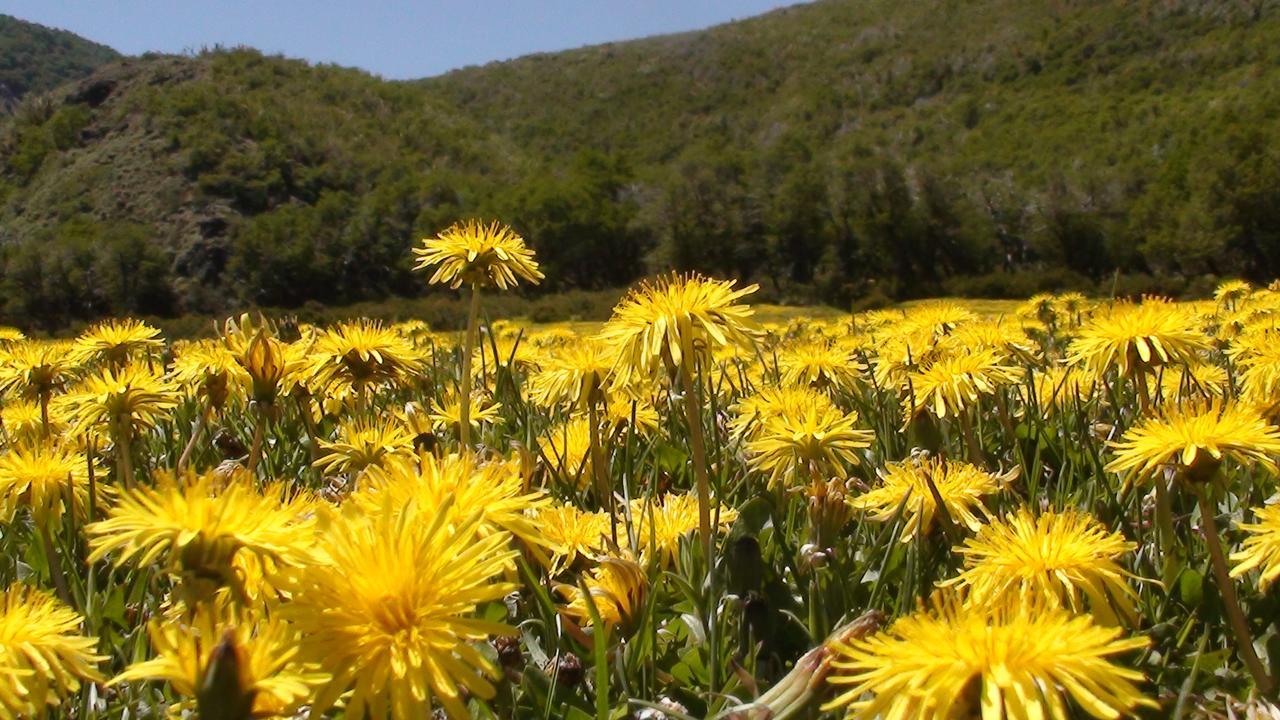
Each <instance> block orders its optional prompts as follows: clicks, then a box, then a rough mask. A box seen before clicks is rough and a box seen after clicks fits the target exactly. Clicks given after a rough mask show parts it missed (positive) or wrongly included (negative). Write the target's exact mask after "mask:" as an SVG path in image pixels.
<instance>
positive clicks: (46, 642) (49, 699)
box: [0, 583, 107, 717]
mask: <svg viewBox="0 0 1280 720" xmlns="http://www.w3.org/2000/svg"><path fill="white" fill-rule="evenodd" d="M80 626H81V618H80V615H79V614H77V613H76V612H75V611H74V610H72V609H71V608H69V607H67V606H66V605H63V604H62V603H61V602H59V601H58V600H57V599H56V598H54V597H53V596H52V595H49V594H48V593H46V592H43V591H41V590H37V589H35V588H32V587H28V586H26V585H23V584H21V583H14V584H13V585H10V586H9V589H8V590H5V592H4V595H3V596H2V597H0V714H2V715H4V716H5V717H44V716H45V714H46V711H47V710H48V709H50V708H57V707H58V706H59V705H61V704H62V701H63V700H64V699H66V698H67V697H69V696H71V695H74V694H75V693H76V692H77V691H79V689H80V682H81V681H82V680H91V681H100V680H102V679H103V678H102V676H101V675H100V674H99V673H98V670H97V667H96V666H97V665H98V663H100V662H102V661H104V660H106V659H107V658H105V657H102V656H100V655H98V654H96V653H95V652H94V648H95V647H96V646H97V644H98V643H97V641H96V640H94V639H93V638H92V637H84V636H82V635H81V634H80Z"/></svg>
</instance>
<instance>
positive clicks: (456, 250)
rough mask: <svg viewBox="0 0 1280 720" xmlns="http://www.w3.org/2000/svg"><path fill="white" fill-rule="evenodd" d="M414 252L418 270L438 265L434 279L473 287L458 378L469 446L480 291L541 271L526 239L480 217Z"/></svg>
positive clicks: (462, 429) (462, 434)
mask: <svg viewBox="0 0 1280 720" xmlns="http://www.w3.org/2000/svg"><path fill="white" fill-rule="evenodd" d="M413 252H414V254H415V255H417V256H418V264H417V265H416V266H415V267H414V269H415V270H426V269H427V268H430V267H434V268H435V272H434V273H433V274H432V275H431V278H430V280H429V281H428V282H430V283H431V284H433V285H435V284H447V285H448V286H449V287H451V288H453V289H455V290H456V289H458V288H460V287H462V286H463V285H464V284H465V285H468V286H470V288H471V303H470V307H469V309H468V310H467V335H466V340H465V342H464V344H463V346H462V375H461V378H460V379H459V382H460V392H459V399H460V401H461V408H462V417H461V422H460V423H459V425H458V435H459V440H460V442H461V443H462V445H463V446H464V447H465V446H467V445H469V444H470V442H471V353H472V351H473V350H474V348H475V345H476V334H477V332H478V330H479V328H478V323H479V319H480V290H481V288H485V287H497V288H498V289H499V290H506V289H508V288H511V287H515V285H516V284H517V281H518V280H519V279H524V280H526V281H527V282H529V283H530V284H533V285H537V284H538V281H539V280H541V279H542V278H543V274H542V272H541V271H540V270H538V263H537V261H535V260H534V259H533V251H532V250H530V249H529V248H528V247H526V246H525V244H524V239H523V238H521V237H520V236H519V235H517V234H516V233H515V231H514V230H512V229H511V228H509V227H507V226H506V225H502V224H501V223H498V222H496V221H495V222H491V223H489V224H488V225H484V224H482V223H480V222H479V221H476V220H468V221H466V222H461V223H456V224H454V225H452V226H450V227H449V228H448V229H446V230H444V231H443V232H441V233H440V234H439V235H437V236H436V237H434V238H427V239H424V240H423V244H422V247H420V248H414V251H413Z"/></svg>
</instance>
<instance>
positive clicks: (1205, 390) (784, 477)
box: [0, 223, 1280, 720]
mask: <svg viewBox="0 0 1280 720" xmlns="http://www.w3.org/2000/svg"><path fill="white" fill-rule="evenodd" d="M416 252H417V254H418V258H419V264H418V267H419V269H420V270H421V271H423V272H424V273H425V274H426V277H425V280H426V281H428V282H431V283H434V284H439V285H446V286H449V287H453V288H457V289H459V290H461V291H462V292H464V293H465V294H466V297H468V298H469V301H468V302H469V314H468V323H467V327H466V329H465V330H464V331H461V332H454V331H450V332H444V331H437V330H433V329H432V328H431V327H430V326H428V325H427V324H426V323H424V322H421V321H410V322H402V323H397V324H384V323H381V322H377V321H372V320H352V321H349V322H343V323H337V324H333V325H329V326H324V327H317V326H311V325H307V324H299V323H297V322H292V321H289V320H287V319H275V320H273V319H271V318H264V317H258V316H251V315H242V316H239V317H235V318H229V319H227V320H226V321H225V322H224V323H222V324H221V325H220V328H219V330H220V332H219V334H218V336H217V337H214V338H207V339H200V340H175V341H167V340H166V339H165V338H163V337H162V336H161V333H160V332H159V331H158V330H156V329H155V328H153V327H150V326H148V325H147V324H145V323H143V322H140V321H137V320H131V319H127V318H121V319H113V320H108V321H103V322H101V323H99V324H97V325H94V326H92V327H90V328H88V329H87V330H85V331H84V332H83V333H81V334H80V335H79V336H78V337H76V338H74V339H70V340H40V339H30V338H27V337H25V336H24V335H23V334H22V333H21V332H19V331H17V330H13V329H4V330H3V331H0V397H2V398H3V404H2V405H0V421H2V428H0V430H2V433H0V441H2V448H3V449H2V450H0V588H7V589H5V590H3V597H2V599H0V716H4V717H40V716H46V715H47V716H56V717H76V718H139V717H159V716H162V715H166V714H171V715H186V716H192V715H194V716H198V717H200V718H206V719H211V720H213V719H216V720H243V719H246V718H267V717H341V718H354V719H359V718H385V717H405V718H409V717H444V716H447V717H451V718H465V717H478V718H488V717H497V718H508V717H516V718H581V719H584V720H585V719H590V718H595V719H597V720H610V719H613V720H621V719H623V718H636V719H644V720H661V719H663V718H669V719H673V720H674V719H680V720H687V719H688V718H725V719H726V720H727V719H729V718H735V719H741V720H782V719H785V718H813V717H841V716H845V715H848V716H851V717H866V718H873V717H884V718H965V717H981V718H984V720H989V719H994V718H1018V719H1021V718H1027V719H1031V718H1046V717H1051V718H1078V717H1095V718H1113V717H1129V716H1138V717H1152V718H1156V717H1185V718H1193V717H1194V718H1219V717H1221V718H1226V717H1250V718H1254V717H1257V718H1263V717H1280V710H1277V708H1276V706H1274V705H1272V704H1271V703H1272V701H1274V699H1275V697H1276V677H1277V672H1278V671H1280V635H1278V634H1277V625H1276V623H1275V620H1276V618H1278V617H1280V605H1278V604H1277V598H1276V595H1275V594H1274V592H1272V591H1271V583H1272V581H1273V580H1274V579H1275V578H1276V577H1280V510H1278V509H1276V508H1275V507H1274V505H1273V504H1272V503H1273V502H1274V496H1275V492H1276V478H1277V466H1276V457H1277V456H1280V428H1278V427H1277V425H1276V422H1277V419H1278V418H1280V342H1277V340H1280V286H1272V287H1254V286H1250V285H1249V284H1246V283H1244V282H1239V281H1233V282H1227V283H1224V284H1223V285H1221V286H1220V287H1219V288H1218V290H1217V292H1216V293H1215V294H1214V296H1213V297H1212V298H1206V299H1204V300H1201V301H1194V302H1173V301H1170V300H1166V299H1162V298H1158V297H1145V298H1140V299H1098V298H1087V297H1085V296H1083V295H1079V294H1061V295H1038V296H1035V297H1031V298H1027V299H1026V300H1025V301H1019V302H1001V303H981V302H977V303H975V302H968V301H960V300H945V299H944V300H932V301H924V302H917V303H912V304H910V305H907V306H902V307H896V308H892V309H885V310H876V311H871V312H865V313H858V314H848V313H839V312H835V311H817V310H815V311H812V312H802V311H797V310H794V309H786V308H768V307H761V308H753V306H752V304H751V300H752V293H753V288H752V287H751V286H744V285H741V284H738V283H735V282H733V281H725V280H717V279H713V278H708V277H703V276H699V275H667V276H663V277H659V278H656V279H653V280H649V281H645V282H642V283H640V284H637V285H636V286H635V287H633V288H632V289H631V291H630V292H629V293H628V294H627V295H626V296H625V297H623V298H622V300H621V301H620V302H619V303H618V305H617V307H616V308H615V310H614V313H613V317H612V318H611V319H609V320H608V321H607V322H605V323H603V324H599V323H573V324H568V323H566V324H528V323H520V322H510V321H495V322H487V321H485V319H484V318H485V313H484V303H485V298H486V297H492V296H495V295H497V294H501V293H504V292H507V291H510V290H511V289H512V288H515V287H517V286H520V285H525V284H531V283H537V282H539V281H541V280H542V279H543V277H542V272H541V271H540V269H539V266H538V264H537V261H536V259H535V258H534V257H533V254H532V252H530V251H529V250H528V248H527V247H525V245H524V243H523V242H522V241H521V239H520V238H519V237H518V236H516V235H515V234H514V233H513V232H511V231H510V230H509V229H507V228H505V227H502V226H499V225H496V224H494V225H481V224H477V223H468V224H461V225H457V226H454V227H452V228H449V229H448V230H445V231H444V232H442V233H441V234H440V235H439V236H437V237H435V238H431V239H428V240H425V241H424V242H423V244H422V245H421V247H420V248H419V249H418V250H417V251H416Z"/></svg>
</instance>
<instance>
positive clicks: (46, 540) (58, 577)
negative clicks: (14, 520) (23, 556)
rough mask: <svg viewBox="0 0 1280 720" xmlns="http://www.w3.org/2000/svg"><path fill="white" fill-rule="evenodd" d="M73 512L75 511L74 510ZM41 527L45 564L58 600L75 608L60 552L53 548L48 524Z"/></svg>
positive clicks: (44, 523)
mask: <svg viewBox="0 0 1280 720" xmlns="http://www.w3.org/2000/svg"><path fill="white" fill-rule="evenodd" d="M72 512H75V509H74V508H72ZM38 524H39V525H40V544H41V545H43V546H44V556H45V562H47V563H49V574H50V575H52V576H53V586H54V588H56V589H57V591H58V599H59V600H61V601H62V602H64V603H66V604H67V607H75V606H74V605H73V604H72V603H71V591H70V590H69V589H68V588H67V576H66V575H65V574H63V572H62V558H61V557H60V556H59V555H58V550H57V548H55V547H54V546H53V537H52V536H50V535H49V525H48V522H47V521H46V522H42V523H38Z"/></svg>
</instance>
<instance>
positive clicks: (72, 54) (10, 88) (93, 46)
mask: <svg viewBox="0 0 1280 720" xmlns="http://www.w3.org/2000/svg"><path fill="white" fill-rule="evenodd" d="M117 57H119V54H118V53H117V52H116V51H115V50H112V49H111V48H109V47H107V46H105V45H99V44H98V43H95V42H90V41H89V40H85V39H84V38H82V37H80V36H79V35H75V34H73V33H69V32H66V31H65V30H56V29H54V28H47V27H44V26H43V25H36V24H35V23H29V22H23V21H22V20H19V19H17V18H15V17H11V16H9V15H0V87H2V88H3V100H5V101H8V100H11V99H15V100H16V99H17V98H20V97H22V96H23V95H26V94H27V93H31V92H44V91H46V90H52V89H53V88H55V87H57V86H58V85H61V84H62V83H64V82H67V81H68V80H78V79H80V78H82V77H84V76H86V75H88V74H89V73H91V72H93V70H94V69H95V68H97V67H98V66H99V65H102V64H103V63H106V62H110V61H111V60H114V59H116V58H117Z"/></svg>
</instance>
